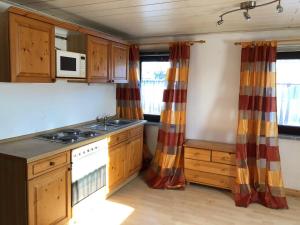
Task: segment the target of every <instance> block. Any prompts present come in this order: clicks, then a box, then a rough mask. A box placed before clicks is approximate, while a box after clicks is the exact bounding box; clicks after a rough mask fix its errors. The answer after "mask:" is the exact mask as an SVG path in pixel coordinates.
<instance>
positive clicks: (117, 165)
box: [108, 144, 127, 190]
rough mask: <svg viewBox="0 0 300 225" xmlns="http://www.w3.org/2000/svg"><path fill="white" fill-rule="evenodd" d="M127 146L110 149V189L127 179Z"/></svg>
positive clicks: (122, 145)
mask: <svg viewBox="0 0 300 225" xmlns="http://www.w3.org/2000/svg"><path fill="white" fill-rule="evenodd" d="M126 148H127V145H126V144H121V145H119V146H116V147H113V148H112V149H109V153H108V188H109V190H111V189H113V188H114V187H115V186H117V185H118V184H120V183H121V182H122V181H123V180H124V178H125V154H126V150H127V149H126Z"/></svg>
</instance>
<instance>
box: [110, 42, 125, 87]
mask: <svg viewBox="0 0 300 225" xmlns="http://www.w3.org/2000/svg"><path fill="white" fill-rule="evenodd" d="M111 61H112V62H111V64H112V73H111V80H112V82H114V83H127V82H128V73H129V69H128V68H129V48H128V46H127V45H122V44H118V43H114V42H113V43H112V47H111Z"/></svg>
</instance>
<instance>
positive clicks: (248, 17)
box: [243, 10, 251, 21]
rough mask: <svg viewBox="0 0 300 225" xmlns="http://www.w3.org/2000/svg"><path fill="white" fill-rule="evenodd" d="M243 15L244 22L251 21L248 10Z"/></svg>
mask: <svg viewBox="0 0 300 225" xmlns="http://www.w3.org/2000/svg"><path fill="white" fill-rule="evenodd" d="M243 14H244V17H245V20H247V21H249V20H250V19H251V16H250V15H249V13H248V10H247V11H245V12H244V13H243Z"/></svg>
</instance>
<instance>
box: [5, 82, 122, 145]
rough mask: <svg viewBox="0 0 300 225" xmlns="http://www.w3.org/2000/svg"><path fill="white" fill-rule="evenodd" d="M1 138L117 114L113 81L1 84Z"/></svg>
mask: <svg viewBox="0 0 300 225" xmlns="http://www.w3.org/2000/svg"><path fill="white" fill-rule="evenodd" d="M0 92H1V95H0V102H1V106H0V140H1V139H5V138H10V137H15V136H20V135H25V134H30V133H34V132H39V131H44V130H49V129H53V128H58V127H63V126H68V125H72V124H76V123H81V122H85V121H89V120H93V119H95V118H96V116H98V115H100V116H102V115H104V114H109V115H114V114H115V113H116V94H115V93H116V91H115V85H114V84H94V85H87V84H73V83H67V82H66V81H65V80H57V81H56V83H53V84H16V83H15V84H12V83H0Z"/></svg>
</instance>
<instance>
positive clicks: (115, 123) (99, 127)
mask: <svg viewBox="0 0 300 225" xmlns="http://www.w3.org/2000/svg"><path fill="white" fill-rule="evenodd" d="M133 122H134V121H133V120H109V121H107V122H106V124H104V123H95V124H92V125H90V126H88V127H87V128H89V129H91V130H96V131H113V130H116V129H118V128H119V127H122V126H127V125H129V124H131V123H133Z"/></svg>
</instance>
